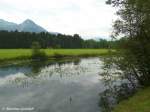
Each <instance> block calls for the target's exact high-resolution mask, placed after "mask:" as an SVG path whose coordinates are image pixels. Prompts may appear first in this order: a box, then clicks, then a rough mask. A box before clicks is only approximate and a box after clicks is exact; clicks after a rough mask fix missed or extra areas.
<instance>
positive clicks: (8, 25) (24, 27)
mask: <svg viewBox="0 0 150 112" xmlns="http://www.w3.org/2000/svg"><path fill="white" fill-rule="evenodd" d="M0 30H6V31H16V30H17V31H19V32H35V33H40V32H48V31H47V30H45V29H44V28H42V27H41V26H39V25H37V24H36V23H35V22H33V21H32V20H30V19H27V20H25V21H24V22H22V23H21V24H16V23H13V22H8V21H5V20H3V19H0ZM49 33H52V34H58V33H55V32H49Z"/></svg>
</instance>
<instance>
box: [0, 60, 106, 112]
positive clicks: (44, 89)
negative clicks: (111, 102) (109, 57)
mask: <svg viewBox="0 0 150 112" xmlns="http://www.w3.org/2000/svg"><path fill="white" fill-rule="evenodd" d="M102 66H103V62H102V60H101V59H100V58H86V59H84V58H83V59H80V60H75V61H66V62H61V63H60V62H55V63H46V64H42V63H33V64H31V65H22V66H6V67H1V68H0V112H8V111H9V112H22V111H21V110H17V109H24V108H25V109H30V110H24V111H23V112H102V109H101V105H99V100H100V98H99V97H100V93H102V92H104V90H105V89H106V84H104V83H103V81H102V77H101V76H100V75H99V74H101V73H102V72H103V69H102ZM9 109H10V110H9ZM15 109H16V110H15Z"/></svg>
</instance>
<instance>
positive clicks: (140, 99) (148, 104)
mask: <svg viewBox="0 0 150 112" xmlns="http://www.w3.org/2000/svg"><path fill="white" fill-rule="evenodd" d="M114 112H150V88H147V89H144V90H141V91H139V92H138V93H137V94H136V95H134V96H133V97H132V98H130V99H129V100H126V101H123V102H121V103H120V104H119V105H118V106H117V107H116V108H115V110H114Z"/></svg>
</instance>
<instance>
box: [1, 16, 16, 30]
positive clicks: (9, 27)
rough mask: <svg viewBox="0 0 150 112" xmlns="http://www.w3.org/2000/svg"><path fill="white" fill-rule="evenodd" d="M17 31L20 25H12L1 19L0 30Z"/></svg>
mask: <svg viewBox="0 0 150 112" xmlns="http://www.w3.org/2000/svg"><path fill="white" fill-rule="evenodd" d="M17 29H18V25H17V24H16V23H12V22H8V21H5V20H3V19H0V30H7V31H15V30H17Z"/></svg>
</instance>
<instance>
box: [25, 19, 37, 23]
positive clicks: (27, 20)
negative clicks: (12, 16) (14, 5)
mask: <svg viewBox="0 0 150 112" xmlns="http://www.w3.org/2000/svg"><path fill="white" fill-rule="evenodd" d="M22 24H35V23H34V22H33V21H32V20H30V19H26V20H25V21H24V22H23V23H22Z"/></svg>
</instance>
